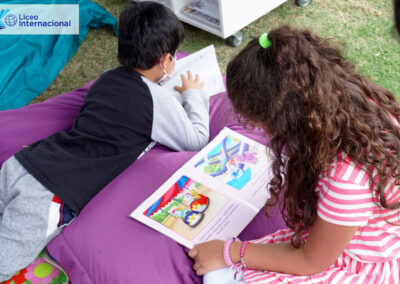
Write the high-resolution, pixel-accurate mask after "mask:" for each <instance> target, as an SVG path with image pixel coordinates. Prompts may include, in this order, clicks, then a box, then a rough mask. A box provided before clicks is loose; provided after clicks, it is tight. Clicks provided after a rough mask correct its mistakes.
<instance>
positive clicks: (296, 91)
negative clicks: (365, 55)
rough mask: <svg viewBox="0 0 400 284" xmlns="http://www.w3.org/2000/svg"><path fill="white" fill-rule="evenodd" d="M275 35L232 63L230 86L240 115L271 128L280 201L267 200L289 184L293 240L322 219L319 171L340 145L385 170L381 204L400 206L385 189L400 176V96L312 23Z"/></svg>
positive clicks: (286, 205) (287, 213)
mask: <svg viewBox="0 0 400 284" xmlns="http://www.w3.org/2000/svg"><path fill="white" fill-rule="evenodd" d="M268 39H269V40H270V42H271V46H270V47H268V48H266V49H264V48H263V47H261V46H260V44H259V42H258V38H257V39H253V40H251V41H250V42H249V43H248V45H247V46H246V47H245V48H244V49H243V50H242V51H241V52H240V53H239V54H238V55H237V56H236V57H235V58H234V59H233V60H232V61H231V62H230V63H229V65H228V68H227V88H228V94H229V98H230V99H231V101H232V103H233V106H234V108H235V111H236V112H237V114H238V117H241V118H244V120H245V122H248V123H250V124H252V125H254V124H256V125H262V126H263V128H264V129H266V131H267V132H268V133H269V134H270V136H271V139H270V142H269V144H268V146H270V148H271V149H272V151H273V153H274V156H275V158H274V162H273V173H274V177H273V179H272V180H271V182H270V190H271V195H272V197H273V198H272V199H271V200H274V202H272V203H271V202H268V203H267V204H266V208H267V207H268V206H269V205H271V204H275V203H276V202H277V200H278V198H279V195H280V192H281V190H282V188H283V187H284V186H287V189H286V190H285V191H284V197H283V203H282V206H281V212H282V214H283V217H284V220H285V222H286V224H287V225H288V226H289V228H292V229H295V231H296V233H295V235H294V237H293V238H292V244H293V245H294V246H295V247H299V246H300V245H301V243H302V242H301V238H300V236H301V234H302V233H303V232H305V231H306V230H308V229H309V228H310V227H311V226H312V224H313V223H314V221H315V218H316V208H317V201H318V196H317V194H316V192H315V187H316V183H317V180H318V177H319V175H320V173H323V172H324V171H326V170H328V168H329V164H330V162H331V160H332V158H333V157H334V156H335V155H337V153H338V152H339V151H344V152H346V153H347V154H348V155H349V156H350V157H351V158H352V159H353V160H354V161H358V162H359V163H360V164H363V165H373V166H374V167H368V168H375V169H376V171H377V176H375V177H379V178H377V179H375V178H372V180H376V182H373V188H374V191H376V192H375V193H376V194H377V196H378V197H379V201H378V205H380V206H382V207H383V208H389V209H392V208H393V209H394V208H398V207H399V205H400V204H399V203H395V204H394V203H393V204H388V202H387V200H386V198H385V192H384V185H385V184H386V182H387V181H388V180H389V179H390V178H391V177H393V178H394V179H395V181H396V182H397V181H398V180H399V177H400V172H399V170H400V157H399V154H400V153H399V149H400V130H399V128H398V127H397V126H396V125H394V124H393V122H392V119H391V116H394V118H396V119H397V120H399V121H400V104H399V103H398V102H397V101H396V99H395V97H394V96H393V94H392V93H391V92H390V91H388V90H385V89H384V88H382V87H380V86H378V85H377V84H374V83H373V82H372V81H370V80H369V79H368V78H366V77H365V76H362V75H361V74H359V73H358V72H357V71H356V70H355V68H354V65H353V64H352V63H351V62H349V61H348V60H345V59H344V58H343V56H342V55H341V54H340V51H339V50H338V49H337V48H335V47H332V46H330V45H329V43H328V40H326V39H322V38H320V37H318V36H316V35H315V34H313V33H312V32H310V31H307V30H298V29H296V28H293V27H289V26H282V27H279V28H277V29H275V30H273V31H271V32H270V33H269V34H268ZM285 156H286V157H288V161H287V164H286V162H285ZM282 168H285V169H286V170H285V174H284V177H282ZM369 174H370V176H371V177H372V170H370V172H369ZM396 184H398V183H396ZM395 190H398V187H397V186H396V187H395Z"/></svg>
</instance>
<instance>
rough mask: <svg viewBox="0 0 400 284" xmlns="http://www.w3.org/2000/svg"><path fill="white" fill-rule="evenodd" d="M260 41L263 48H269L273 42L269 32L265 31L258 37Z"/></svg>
mask: <svg viewBox="0 0 400 284" xmlns="http://www.w3.org/2000/svg"><path fill="white" fill-rule="evenodd" d="M258 42H259V43H260V45H261V46H262V47H263V48H268V47H270V46H271V42H270V41H269V39H268V34H267V33H263V34H262V35H261V36H260V38H259V39H258Z"/></svg>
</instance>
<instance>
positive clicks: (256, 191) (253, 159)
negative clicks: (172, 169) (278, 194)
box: [184, 128, 273, 208]
mask: <svg viewBox="0 0 400 284" xmlns="http://www.w3.org/2000/svg"><path fill="white" fill-rule="evenodd" d="M271 155H272V154H271V153H270V152H269V149H268V148H267V147H266V146H264V145H262V144H260V143H258V142H256V141H254V140H252V139H249V138H248V137H246V136H244V135H241V134H239V133H237V132H235V131H233V130H231V129H229V128H224V129H223V130H222V131H221V132H220V133H219V134H218V135H217V137H216V138H214V139H213V141H211V142H210V143H209V144H208V145H207V146H206V147H205V148H204V149H203V150H202V151H201V152H199V153H198V154H196V155H195V156H194V157H193V158H192V159H190V161H189V162H187V163H186V164H185V165H184V167H186V168H187V170H188V171H190V172H192V174H193V175H196V176H198V177H201V179H202V180H212V182H213V184H215V187H218V188H220V189H221V190H225V191H226V192H229V194H230V195H235V196H237V197H238V198H239V199H241V200H244V201H246V202H248V203H249V204H250V205H252V206H255V207H256V208H262V207H263V206H264V204H265V202H266V201H267V199H268V198H269V191H268V189H267V185H268V182H269V181H270V180H271V178H272V176H273V174H272V171H271V166H272V165H271V163H272V156H271Z"/></svg>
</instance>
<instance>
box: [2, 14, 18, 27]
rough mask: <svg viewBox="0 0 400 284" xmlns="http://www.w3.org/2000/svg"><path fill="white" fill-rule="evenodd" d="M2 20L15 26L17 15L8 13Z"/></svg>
mask: <svg viewBox="0 0 400 284" xmlns="http://www.w3.org/2000/svg"><path fill="white" fill-rule="evenodd" d="M4 22H5V23H6V25H8V26H10V27H13V26H15V24H16V23H17V22H18V18H17V16H15V15H14V14H8V15H7V16H6V17H5V18H4Z"/></svg>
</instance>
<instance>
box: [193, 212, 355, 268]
mask: <svg viewBox="0 0 400 284" xmlns="http://www.w3.org/2000/svg"><path fill="white" fill-rule="evenodd" d="M357 228H358V227H351V226H340V225H335V224H332V223H329V222H326V221H324V220H323V219H321V218H319V217H317V219H316V221H315V223H314V225H313V226H312V228H311V231H310V234H309V236H308V239H307V241H306V243H305V245H304V246H302V247H300V248H298V249H296V248H293V247H292V245H291V244H290V243H276V244H253V243H249V245H248V246H247V250H246V253H245V256H244V261H245V263H246V265H247V266H248V268H250V269H255V270H268V271H276V272H282V273H288V274H295V275H312V274H317V273H320V272H323V271H324V270H326V269H327V268H328V267H329V266H331V265H332V264H333V263H334V262H335V261H336V260H337V258H338V257H339V255H340V254H341V253H342V251H343V250H344V248H345V247H346V246H347V244H348V243H349V242H350V240H351V239H352V238H353V236H354V234H355V232H356V231H357ZM223 245H224V242H223V241H219V240H214V241H210V242H206V243H202V244H199V245H196V246H195V247H194V248H193V249H191V250H190V251H189V256H190V257H192V258H193V259H194V262H195V263H194V266H193V268H194V270H195V271H196V273H197V274H198V275H203V274H204V273H207V272H209V271H212V270H215V269H220V268H224V267H226V264H225V261H224V257H223ZM239 252H240V242H234V243H232V245H231V247H230V256H231V259H232V261H233V262H234V263H237V262H239V260H240V253H239Z"/></svg>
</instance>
